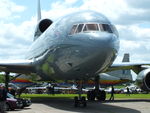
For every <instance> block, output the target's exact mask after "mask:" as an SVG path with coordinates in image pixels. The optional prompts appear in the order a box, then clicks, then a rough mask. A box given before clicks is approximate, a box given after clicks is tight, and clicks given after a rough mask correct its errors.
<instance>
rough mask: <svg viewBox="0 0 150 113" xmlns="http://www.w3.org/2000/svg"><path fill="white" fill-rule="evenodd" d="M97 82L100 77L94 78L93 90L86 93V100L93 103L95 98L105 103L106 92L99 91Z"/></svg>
mask: <svg viewBox="0 0 150 113" xmlns="http://www.w3.org/2000/svg"><path fill="white" fill-rule="evenodd" d="M99 80H100V77H99V76H96V77H95V89H94V90H92V91H88V92H87V99H88V100H91V101H94V100H95V98H96V99H97V100H99V101H105V99H106V92H105V91H104V90H100V89H99Z"/></svg>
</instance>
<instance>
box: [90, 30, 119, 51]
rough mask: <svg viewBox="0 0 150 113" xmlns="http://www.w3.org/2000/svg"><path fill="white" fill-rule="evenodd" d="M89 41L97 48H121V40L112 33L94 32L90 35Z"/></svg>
mask: <svg viewBox="0 0 150 113" xmlns="http://www.w3.org/2000/svg"><path fill="white" fill-rule="evenodd" d="M89 41H90V43H91V45H92V46H93V47H94V48H95V49H96V50H97V49H98V50H105V51H108V50H109V49H114V50H117V51H118V49H119V40H118V37H117V36H116V35H114V34H110V33H100V34H98V33H93V34H90V36H89Z"/></svg>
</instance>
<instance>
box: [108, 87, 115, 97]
mask: <svg viewBox="0 0 150 113" xmlns="http://www.w3.org/2000/svg"><path fill="white" fill-rule="evenodd" d="M114 93H115V91H114V87H113V86H111V96H110V99H109V100H114Z"/></svg>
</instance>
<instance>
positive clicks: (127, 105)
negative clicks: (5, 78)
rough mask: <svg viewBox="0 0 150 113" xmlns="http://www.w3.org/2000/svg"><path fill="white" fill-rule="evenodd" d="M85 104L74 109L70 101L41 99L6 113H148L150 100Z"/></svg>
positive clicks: (149, 111) (149, 112)
mask: <svg viewBox="0 0 150 113" xmlns="http://www.w3.org/2000/svg"><path fill="white" fill-rule="evenodd" d="M87 104H88V106H87V107H86V108H83V107H78V108H74V107H73V101H72V100H68V99H49V100H47V99H45V100H43V99H42V100H37V101H34V102H33V104H32V105H31V106H30V107H27V108H25V109H22V110H15V111H8V113H150V100H117V101H114V102H109V101H106V102H103V103H100V102H88V103H87Z"/></svg>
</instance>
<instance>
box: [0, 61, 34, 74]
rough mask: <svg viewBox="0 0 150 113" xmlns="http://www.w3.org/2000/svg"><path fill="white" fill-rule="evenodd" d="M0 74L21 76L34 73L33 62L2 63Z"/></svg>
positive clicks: (0, 62) (0, 63)
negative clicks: (7, 73)
mask: <svg viewBox="0 0 150 113" xmlns="http://www.w3.org/2000/svg"><path fill="white" fill-rule="evenodd" d="M0 72H12V73H19V74H30V73H34V72H35V69H34V67H33V60H13V61H9V60H8V61H0Z"/></svg>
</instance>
